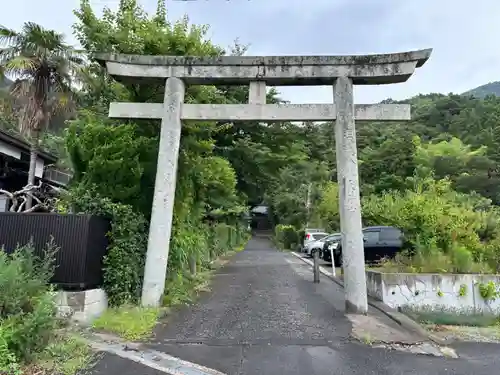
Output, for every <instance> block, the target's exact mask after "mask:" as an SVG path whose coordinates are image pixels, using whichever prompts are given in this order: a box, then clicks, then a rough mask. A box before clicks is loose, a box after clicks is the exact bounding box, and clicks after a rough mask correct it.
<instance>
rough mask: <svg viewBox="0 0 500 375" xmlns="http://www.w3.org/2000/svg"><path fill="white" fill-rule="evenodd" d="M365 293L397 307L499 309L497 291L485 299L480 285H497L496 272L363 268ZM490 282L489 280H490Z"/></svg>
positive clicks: (466, 311) (499, 303)
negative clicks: (418, 272)
mask: <svg viewBox="0 0 500 375" xmlns="http://www.w3.org/2000/svg"><path fill="white" fill-rule="evenodd" d="M366 278H367V288H368V295H370V296H371V297H373V298H376V299H378V300H380V301H382V302H383V303H385V304H386V305H388V306H390V307H392V308H397V307H403V306H409V307H414V308H429V307H431V308H432V307H436V308H439V309H443V308H447V309H450V310H453V311H457V312H464V313H469V312H471V311H472V312H478V313H479V312H487V313H495V314H496V313H500V295H499V296H498V297H496V298H494V299H491V300H485V299H484V298H483V297H482V296H481V293H480V290H479V289H480V285H481V284H483V286H484V285H487V284H488V283H489V282H493V283H494V286H495V290H496V291H497V292H498V291H499V288H500V275H471V274H467V275H457V274H411V273H399V274H396V273H383V272H378V271H372V270H369V271H366ZM490 285H491V284H490Z"/></svg>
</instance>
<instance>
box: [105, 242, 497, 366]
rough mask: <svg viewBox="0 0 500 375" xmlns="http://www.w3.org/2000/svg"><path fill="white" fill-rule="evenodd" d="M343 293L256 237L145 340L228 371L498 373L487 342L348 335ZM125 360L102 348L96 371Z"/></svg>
mask: <svg viewBox="0 0 500 375" xmlns="http://www.w3.org/2000/svg"><path fill="white" fill-rule="evenodd" d="M343 293H344V291H343V289H341V288H340V287H339V286H337V284H335V283H333V282H331V281H329V280H328V279H327V278H323V279H322V281H321V283H320V284H313V283H312V273H311V270H310V268H309V266H307V265H306V264H305V263H303V262H302V261H301V260H300V259H297V258H296V257H294V256H292V255H290V254H287V253H284V252H278V251H276V250H274V249H273V248H272V245H271V243H270V242H269V241H268V240H265V239H262V238H254V239H252V240H251V241H250V242H249V244H248V246H247V248H246V250H245V251H243V252H241V253H238V254H237V255H235V256H234V258H233V259H232V260H231V262H230V263H229V264H227V265H226V266H225V267H223V268H222V269H221V270H220V271H219V272H218V274H217V276H215V278H214V282H213V284H212V292H211V293H208V294H207V295H205V296H203V297H202V298H201V299H200V300H199V302H198V303H197V304H195V305H193V306H189V307H185V308H181V309H180V310H178V311H176V312H175V313H174V314H172V315H171V316H170V317H169V318H168V322H167V324H165V325H164V326H161V327H159V328H158V330H157V332H156V340H155V341H154V342H153V343H152V344H151V345H152V347H153V348H154V349H156V350H159V351H162V352H165V353H168V354H170V355H173V356H176V357H179V358H181V359H184V360H187V361H191V362H195V363H198V364H200V365H204V366H207V367H210V368H213V369H216V370H219V371H222V372H224V373H226V374H231V375H232V374H239V375H240V374H241V375H257V374H258V375H267V374H269V375H280V374H286V375H299V374H300V375H304V374H307V375H316V374H317V375H344V374H345V375H358V374H359V375H369V374H370V375H371V374H377V375H378V374H380V375H382V374H384V375H402V374H405V375H444V374H454V375H466V374H467V375H469V374H470V375H472V374H474V375H482V374H485V375H486V374H488V375H491V374H495V373H498V367H499V365H500V356H498V350H499V347H498V346H496V345H493V344H491V345H487V344H482V345H481V346H477V345H469V346H467V345H463V347H462V348H460V351H461V353H463V358H460V359H444V358H436V357H430V356H422V355H414V354H409V353H402V352H396V351H389V350H386V349H373V348H370V347H368V346H365V345H363V344H360V343H357V342H354V341H352V340H351V339H350V338H349V333H350V329H351V327H350V323H349V321H348V320H347V319H346V318H345V317H344V315H343V306H344V300H343ZM460 351H459V353H460ZM113 361H114V362H116V363H115V364H113ZM123 361H126V360H124V359H119V360H118V359H117V358H113V357H110V356H109V355H108V356H107V357H106V358H105V359H104V360H103V361H101V363H100V364H99V365H98V366H97V368H96V369H97V370H99V369H101V370H100V371H97V372H98V373H109V374H115V373H120V374H121V375H128V374H138V373H139V372H138V370H136V368H137V366H139V365H137V364H134V365H132V366H131V367H128V368H127V366H125V365H124V364H123V363H124V362H123ZM118 366H121V367H118ZM134 366H135V367H134ZM104 369H106V370H104ZM140 373H142V374H148V375H153V374H157V373H158V372H156V371H154V370H151V369H146V368H144V369H143V371H140Z"/></svg>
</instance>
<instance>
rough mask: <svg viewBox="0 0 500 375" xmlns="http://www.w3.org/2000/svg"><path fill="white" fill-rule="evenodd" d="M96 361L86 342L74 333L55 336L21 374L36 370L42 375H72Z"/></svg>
mask: <svg viewBox="0 0 500 375" xmlns="http://www.w3.org/2000/svg"><path fill="white" fill-rule="evenodd" d="M95 359H96V357H95V355H94V354H93V352H92V350H91V349H90V347H89V346H88V345H87V344H86V342H85V341H84V340H83V339H82V338H81V337H79V336H78V335H77V334H75V333H71V332H63V333H60V334H57V335H56V336H55V337H54V339H53V340H52V341H51V342H50V343H49V345H47V347H46V348H45V350H44V351H43V352H42V353H40V354H39V355H37V357H36V358H35V361H34V364H33V365H32V366H30V367H28V368H26V369H24V371H23V373H27V374H28V373H29V370H31V372H34V371H33V370H34V369H35V368H36V369H37V370H39V372H41V373H42V374H44V373H45V374H60V375H74V374H76V373H77V372H78V371H80V370H82V369H86V368H89V367H90V366H91V365H92V363H93V361H94V360H95Z"/></svg>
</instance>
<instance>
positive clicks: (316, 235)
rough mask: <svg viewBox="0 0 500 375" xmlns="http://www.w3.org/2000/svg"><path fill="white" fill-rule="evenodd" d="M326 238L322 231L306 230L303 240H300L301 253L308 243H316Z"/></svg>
mask: <svg viewBox="0 0 500 375" xmlns="http://www.w3.org/2000/svg"><path fill="white" fill-rule="evenodd" d="M326 236H328V233H327V232H325V231H324V230H320V229H311V228H306V230H305V232H304V238H303V239H302V246H301V251H302V252H303V251H304V250H305V248H306V245H307V244H308V243H311V242H315V241H318V240H320V239H322V238H325V237H326Z"/></svg>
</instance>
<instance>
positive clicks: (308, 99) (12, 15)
mask: <svg viewBox="0 0 500 375" xmlns="http://www.w3.org/2000/svg"><path fill="white" fill-rule="evenodd" d="M166 1H167V11H168V18H169V20H171V21H175V20H176V19H179V18H180V17H182V16H183V15H185V14H187V15H188V17H189V19H190V21H191V22H192V23H195V24H208V25H210V32H209V36H210V38H211V40H212V41H213V42H214V43H216V44H219V45H221V46H223V47H229V46H230V45H232V44H233V41H234V40H235V39H238V40H239V42H240V43H242V44H249V45H250V48H249V51H248V53H247V54H248V55H256V56H258V55H346V54H370V53H393V52H404V51H410V50H417V49H422V48H433V53H432V55H431V58H430V59H429V61H428V62H427V63H426V64H425V65H424V66H423V67H422V68H420V69H417V70H416V72H415V74H414V75H413V76H412V77H411V78H410V80H409V81H407V82H405V83H400V84H394V85H381V86H363V87H356V88H355V92H354V93H355V102H356V103H375V102H379V101H381V100H384V99H387V98H392V99H395V100H401V99H405V98H408V97H411V96H414V95H417V94H419V93H422V94H425V93H431V92H441V93H449V92H455V93H462V92H464V91H467V90H469V89H471V88H474V87H476V86H479V85H482V84H485V83H488V82H491V81H497V80H500V47H499V46H498V36H499V35H500V1H498V0H475V1H471V0H192V1H181V0H166ZM3 2H5V3H7V2H8V4H9V5H8V15H7V12H2V13H3V15H2V16H0V24H2V25H3V26H7V27H10V28H14V29H19V28H20V27H21V26H22V24H23V22H25V21H33V22H36V23H39V24H41V25H43V26H44V27H46V28H51V29H55V30H57V31H59V32H62V33H64V34H65V35H66V36H67V40H68V42H70V43H72V44H76V40H75V39H74V37H73V35H72V28H71V25H72V24H73V23H74V21H75V17H74V16H73V14H72V10H73V9H75V8H76V7H77V6H78V4H79V0H43V1H40V0H14V1H9V0H0V3H3ZM118 2H119V1H118V0H91V3H92V5H93V6H95V9H102V7H103V6H108V7H110V8H111V9H114V8H116V5H117V4H118ZM140 3H141V4H142V5H143V7H144V8H145V9H146V10H148V11H154V9H155V7H156V0H140ZM2 8H3V9H7V8H5V7H2ZM279 91H280V92H281V93H282V97H283V98H284V99H287V100H290V101H291V102H292V103H298V104H300V103H329V102H332V100H333V99H332V89H331V87H306V88H304V87H300V88H299V87H290V88H280V89H279Z"/></svg>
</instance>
